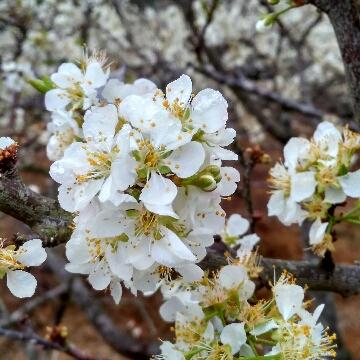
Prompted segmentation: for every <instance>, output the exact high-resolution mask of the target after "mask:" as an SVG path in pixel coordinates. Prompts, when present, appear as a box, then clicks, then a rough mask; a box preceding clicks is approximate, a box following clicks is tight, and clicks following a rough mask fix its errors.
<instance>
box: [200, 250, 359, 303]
mask: <svg viewBox="0 0 360 360" xmlns="http://www.w3.org/2000/svg"><path fill="white" fill-rule="evenodd" d="M226 264H227V262H226V259H225V257H224V256H223V255H221V254H219V253H217V252H216V251H215V250H213V249H209V250H208V255H207V257H206V258H205V259H204V260H203V261H202V263H201V264H200V265H201V266H202V268H204V269H217V268H219V267H220V266H223V265H226ZM260 265H261V266H262V267H263V271H262V272H261V274H260V280H261V283H262V285H265V286H266V285H268V284H269V283H270V282H272V281H273V280H274V274H276V276H277V277H278V275H279V274H280V273H281V272H282V271H284V270H287V271H288V272H290V273H291V274H293V275H294V276H295V277H296V279H297V280H298V283H299V284H300V285H302V286H304V285H307V286H308V287H309V289H310V290H322V291H331V292H335V293H338V294H341V295H343V296H351V295H357V294H360V265H345V264H336V265H335V268H334V270H333V272H331V273H330V272H328V271H327V270H326V269H324V268H322V267H321V262H319V261H316V260H314V261H310V260H302V261H295V260H279V259H271V258H262V260H261V264H260Z"/></svg>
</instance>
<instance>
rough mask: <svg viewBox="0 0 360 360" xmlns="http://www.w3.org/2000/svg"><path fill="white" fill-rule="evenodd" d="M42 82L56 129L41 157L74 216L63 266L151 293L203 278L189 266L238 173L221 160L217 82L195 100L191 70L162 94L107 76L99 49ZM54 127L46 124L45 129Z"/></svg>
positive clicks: (222, 113) (227, 137)
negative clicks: (177, 278) (171, 282)
mask: <svg viewBox="0 0 360 360" xmlns="http://www.w3.org/2000/svg"><path fill="white" fill-rule="evenodd" d="M41 86H48V89H47V90H48V91H47V92H46V95H45V105H46V108H47V109H48V110H49V111H51V115H52V122H51V124H50V127H51V129H53V135H52V138H51V139H50V142H49V145H48V155H49V157H50V158H51V159H56V161H55V162H54V163H53V164H52V166H51V168H50V175H51V177H52V178H53V179H54V180H55V181H57V182H58V183H59V184H60V187H59V196H58V199H59V202H60V205H61V206H62V207H63V208H64V209H65V210H67V211H70V212H76V217H75V220H74V221H75V229H74V232H73V234H72V237H71V239H70V241H69V242H68V243H67V245H66V250H67V251H66V253H67V257H68V259H69V261H70V263H69V264H68V265H67V269H68V270H69V271H72V272H77V273H84V274H88V275H89V281H90V283H91V284H92V286H93V287H94V288H95V289H99V290H100V289H105V288H107V287H108V286H110V289H111V293H112V295H113V297H114V299H115V300H116V302H118V301H119V300H120V296H121V285H120V283H121V282H122V283H123V284H124V285H125V286H127V287H128V288H130V289H131V290H133V291H136V290H142V291H154V290H155V289H156V288H157V286H158V284H159V283H160V282H161V281H162V279H164V278H169V277H171V276H172V274H175V273H177V274H181V275H182V276H183V277H185V278H187V279H188V280H196V279H199V278H201V275H202V270H201V269H200V268H199V267H198V266H197V265H195V264H196V263H197V262H199V261H201V260H202V259H203V258H204V256H205V254H206V247H208V246H210V245H211V244H212V243H213V236H214V235H215V234H217V233H220V231H221V230H222V229H223V227H224V222H225V213H224V211H223V209H222V208H221V206H220V201H221V198H222V197H227V196H230V195H231V194H232V193H233V192H234V191H235V190H236V187H237V184H236V183H237V182H238V181H239V180H240V174H239V172H238V171H237V170H236V169H234V168H232V167H223V166H222V161H223V160H235V159H237V155H236V154H234V153H233V152H232V151H230V150H227V149H224V147H225V146H227V145H229V144H230V143H231V142H232V141H233V139H234V137H235V131H234V130H233V129H229V128H226V121H227V117H228V114H227V102H226V100H225V99H224V98H223V96H222V95H221V94H220V93H219V92H218V91H216V90H212V89H205V90H202V91H200V92H199V93H198V94H196V95H195V96H194V95H193V94H192V82H191V79H190V78H189V77H188V76H187V75H182V76H180V77H179V78H178V79H177V80H175V81H173V82H171V83H170V84H168V85H167V86H166V92H165V93H163V92H162V91H161V90H160V89H158V88H157V87H156V85H155V84H154V83H152V82H151V81H149V80H147V79H138V80H136V81H135V82H134V83H133V84H124V83H122V82H120V81H119V80H117V79H114V78H110V79H109V70H108V67H107V66H106V63H105V61H104V57H103V56H101V54H100V55H99V54H97V55H96V56H92V57H87V58H86V59H84V60H83V61H81V62H80V65H79V66H77V65H75V64H72V63H66V64H62V65H61V66H60V67H59V69H58V72H56V73H55V74H53V75H51V77H50V79H46V80H44V81H43V83H42V84H41ZM50 127H49V128H50Z"/></svg>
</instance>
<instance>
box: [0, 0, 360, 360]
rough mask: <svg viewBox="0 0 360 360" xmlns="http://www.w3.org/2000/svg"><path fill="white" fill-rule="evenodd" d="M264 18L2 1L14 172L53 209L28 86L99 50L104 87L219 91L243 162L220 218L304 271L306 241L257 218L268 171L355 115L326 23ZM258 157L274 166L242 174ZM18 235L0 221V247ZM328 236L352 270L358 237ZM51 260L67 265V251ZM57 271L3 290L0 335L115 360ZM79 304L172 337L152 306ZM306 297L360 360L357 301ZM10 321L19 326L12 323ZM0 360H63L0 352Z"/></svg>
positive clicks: (147, 336)
mask: <svg viewBox="0 0 360 360" xmlns="http://www.w3.org/2000/svg"><path fill="white" fill-rule="evenodd" d="M271 9H272V7H270V6H269V5H268V4H267V2H266V1H265V0H197V1H190V0H185V1H175V0H174V1H169V0H158V1H155V0H148V1H145V0H143V1H141V0H136V1H129V0H128V1H121V0H113V1H110V0H92V1H90V0H87V1H85V0H78V1H76V0H63V1H56V0H0V136H12V137H13V138H14V139H16V140H18V142H19V143H20V144H21V150H20V154H19V161H18V166H19V168H20V170H21V173H22V176H23V178H24V181H25V182H26V184H28V185H29V186H31V188H32V189H33V190H35V191H37V192H40V193H42V194H44V195H47V196H50V197H53V198H55V197H56V185H55V183H54V182H53V181H52V180H51V179H50V178H49V176H48V169H49V165H50V162H49V161H48V160H47V158H46V152H45V147H46V144H47V141H48V138H49V134H48V133H47V130H46V129H47V122H48V121H49V114H48V113H47V112H46V110H45V109H44V101H43V100H44V99H43V96H42V95H41V94H39V93H37V92H36V91H35V90H34V89H32V87H31V86H30V85H29V84H28V83H27V81H28V80H29V79H33V78H38V77H41V76H44V75H50V74H51V73H53V72H54V71H55V70H56V69H57V67H58V65H59V64H60V63H62V62H67V61H76V60H77V59H79V58H80V56H81V54H82V53H83V51H84V44H86V45H87V48H88V49H89V51H91V50H93V49H104V50H106V52H107V55H108V58H109V59H110V60H111V62H112V70H113V73H112V77H116V78H119V79H122V80H124V81H126V82H131V81H133V80H135V79H136V78H138V77H146V78H149V79H151V80H153V81H154V82H155V83H157V84H158V86H159V87H160V88H164V87H165V85H166V84H167V83H168V82H170V81H172V80H174V79H175V78H176V77H178V76H179V75H180V74H182V73H187V74H189V75H190V76H191V78H192V79H193V84H194V88H195V89H196V90H200V89H203V88H205V87H211V88H214V89H218V90H219V91H221V92H222V93H223V94H224V96H225V97H226V99H227V100H228V102H229V112H230V116H229V124H228V126H231V127H234V128H236V130H237V133H238V138H237V144H236V147H237V151H238V153H239V154H240V160H239V162H238V163H237V164H234V165H235V166H237V167H238V168H239V169H240V171H241V174H242V180H241V182H240V184H239V189H238V191H237V193H236V194H235V195H234V197H233V199H232V201H231V202H225V203H224V208H225V209H226V210H227V212H228V214H231V213H233V212H240V213H241V214H242V215H243V216H246V217H247V218H249V219H251V218H252V219H254V221H253V226H254V229H255V231H256V232H257V233H258V234H259V235H260V237H261V239H262V241H261V244H260V253H261V254H262V255H264V256H268V257H274V258H283V259H302V258H303V257H307V256H308V254H307V252H305V253H304V251H303V248H304V243H306V239H305V236H306V234H307V232H306V230H301V229H299V228H298V227H297V226H293V227H284V226H283V225H281V224H280V223H279V222H278V220H277V219H275V218H268V217H267V216H266V213H267V211H266V204H267V200H268V188H267V184H266V179H267V176H268V175H267V174H268V170H269V168H270V167H271V165H272V163H274V162H275V161H277V160H278V159H279V157H280V156H281V151H282V148H283V146H284V144H285V143H286V142H287V140H288V139H289V138H290V137H292V136H309V135H311V134H312V132H313V130H314V128H315V127H316V125H317V123H319V122H320V121H321V120H324V119H327V120H330V121H333V122H335V123H338V124H342V123H344V124H345V123H347V122H351V117H352V112H351V106H350V100H349V98H348V97H347V94H346V84H345V79H344V73H343V66H342V61H341V57H340V54H339V51H338V48H337V43H336V39H335V36H334V33H333V30H332V27H331V25H330V24H329V22H328V20H327V18H326V17H325V16H324V15H322V14H320V13H318V12H317V11H316V9H315V8H312V7H310V6H306V7H302V8H298V9H294V10H292V11H290V12H288V13H287V14H285V16H283V17H281V18H280V20H279V21H278V23H277V24H275V25H274V27H273V28H272V29H267V30H266V31H265V32H262V33H258V32H256V29H255V24H256V22H257V21H258V20H259V18H260V16H261V15H262V14H264V13H267V12H268V11H269V10H271ZM353 125H354V124H353ZM258 145H260V146H261V149H262V150H263V151H265V152H266V153H268V154H269V155H270V156H271V159H272V163H270V164H263V165H257V166H255V167H254V166H252V165H253V164H252V155H253V154H254V152H256V151H258V150H259V148H258V147H257V146H258ZM244 199H247V200H246V201H245V200H244ZM249 199H250V200H251V201H249ZM26 231H27V229H26V227H25V225H23V224H21V223H19V222H18V221H16V220H14V219H12V218H10V217H8V216H5V215H2V214H0V236H1V237H4V238H5V237H9V238H11V237H12V236H13V235H14V234H15V233H17V232H21V233H26ZM337 235H338V241H337V243H336V252H335V260H336V261H337V262H343V263H352V262H354V261H356V260H357V259H359V258H360V242H359V241H358V240H357V236H359V231H358V230H357V229H356V228H355V226H348V227H342V228H339V230H338V232H337ZM53 253H54V256H59V255H60V256H63V246H60V247H59V248H58V249H56V250H54V251H53ZM63 258H64V257H63ZM57 259H58V258H57ZM59 269H60V268H59V266H58V264H57V263H56V261H54V262H53V263H51V264H50V265H48V267H42V268H41V269H39V270H37V271H36V273H35V275H36V276H37V279H38V283H39V285H38V290H37V293H36V295H35V298H33V299H32V300H27V301H19V300H18V299H16V298H14V297H12V296H11V294H10V293H9V292H8V291H7V289H6V287H5V286H4V284H2V283H1V284H0V289H1V290H0V325H2V326H4V324H6V326H12V327H14V328H18V329H26V328H31V329H33V330H34V331H36V332H37V333H38V334H40V335H42V336H46V334H47V333H49V331H50V330H49V329H48V327H49V326H50V327H53V326H55V325H62V326H66V327H67V331H68V334H69V335H68V336H69V339H70V341H71V342H73V343H75V344H76V345H77V346H79V347H81V348H83V349H86V350H88V351H89V352H90V353H93V354H97V355H98V356H99V357H102V358H107V359H115V360H117V359H125V358H124V357H122V356H120V355H119V354H118V353H117V351H116V350H115V349H114V346H109V345H108V343H109V339H108V338H106V336H105V337H104V336H102V334H101V331H99V329H98V328H97V327H95V326H94V325H93V321H92V320H91V319H90V320H89V316H88V314H87V313H86V311H85V312H84V311H83V310H84V309H83V308H80V307H78V306H77V305H76V304H75V303H74V302H73V301H72V300H71V298H72V296H71V295H72V294H71V292H72V291H73V286H72V284H73V283H74V281H75V280H74V277H70V276H63V274H62V273H61V272H60V270H59ZM88 293H89V294H90V295H92V296H96V298H98V299H100V300H101V301H100V302H99V304H97V305H98V307H99V309H100V310H99V309H98V310H99V311H101V312H102V313H105V314H106V316H109V317H110V318H111V319H112V321H113V322H115V323H116V325H118V327H119V329H121V330H122V331H124V332H125V333H127V334H131V335H132V336H133V337H135V338H136V339H138V341H139V342H144V343H147V342H149V341H155V340H156V339H158V338H159V337H160V338H161V339H167V338H169V337H171V332H170V330H169V326H168V325H167V324H165V323H163V322H162V321H161V319H160V317H159V315H158V307H159V305H160V304H161V297H160V296H159V295H158V294H155V295H153V296H151V297H148V298H145V297H142V296H139V297H137V298H134V297H133V296H131V295H129V294H125V296H124V298H123V300H122V302H121V303H120V305H119V306H115V305H114V304H113V302H112V299H111V298H110V297H109V296H108V294H106V293H99V292H98V293H96V295H95V293H94V292H92V291H90V289H88ZM314 296H315V297H316V300H315V301H316V303H321V302H325V303H326V304H327V306H328V310H327V312H328V315H327V316H326V318H325V319H323V321H324V322H326V323H328V324H329V326H330V327H331V328H332V330H335V331H337V332H339V334H340V351H339V355H338V358H339V359H350V358H352V359H360V355H359V354H360V341H359V338H360V312H359V311H358V308H359V306H360V297H359V296H353V297H351V298H342V297H340V296H338V295H333V294H314V293H312V294H310V298H311V297H314ZM34 299H36V301H37V302H36V301H35V304H34ZM14 311H17V317H15V321H12V322H9V315H10V314H14ZM10 318H11V317H10ZM12 319H13V320H14V316H13V318H12ZM342 342H343V344H342ZM110 343H111V341H110ZM0 358H1V359H12V360H18V359H36V360H42V359H44V360H45V359H59V360H60V359H61V360H65V359H69V357H67V356H66V355H63V354H58V353H57V352H54V351H38V349H37V348H35V347H34V346H32V345H31V344H30V345H29V344H24V343H19V342H13V341H11V340H7V339H4V338H0Z"/></svg>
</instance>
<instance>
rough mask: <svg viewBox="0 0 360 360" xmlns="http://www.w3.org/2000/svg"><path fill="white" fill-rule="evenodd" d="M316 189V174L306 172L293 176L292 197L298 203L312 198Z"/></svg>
mask: <svg viewBox="0 0 360 360" xmlns="http://www.w3.org/2000/svg"><path fill="white" fill-rule="evenodd" d="M315 188H316V179H315V173H314V172H312V171H305V172H300V173H295V174H293V175H291V195H290V197H291V198H292V200H294V201H296V202H300V201H303V200H305V199H307V198H309V197H311V196H312V195H313V194H314V192H315Z"/></svg>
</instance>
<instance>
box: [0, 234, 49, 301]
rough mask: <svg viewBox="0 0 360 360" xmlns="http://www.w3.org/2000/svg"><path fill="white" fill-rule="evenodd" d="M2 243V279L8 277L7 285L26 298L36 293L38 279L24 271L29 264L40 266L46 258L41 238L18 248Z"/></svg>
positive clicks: (0, 253) (0, 272)
mask: <svg viewBox="0 0 360 360" xmlns="http://www.w3.org/2000/svg"><path fill="white" fill-rule="evenodd" d="M4 243H5V241H4V240H1V243H0V279H2V278H3V277H4V276H5V275H6V277H7V287H8V288H9V290H10V291H11V292H12V294H13V295H15V296H17V297H19V298H24V297H31V296H33V295H34V292H35V288H36V284H37V282H36V279H35V277H34V276H33V275H31V274H30V273H28V272H26V271H24V269H25V268H26V267H28V266H39V265H41V264H42V263H43V262H44V261H45V260H46V257H47V255H46V251H45V249H44V248H43V247H42V242H41V240H40V239H33V240H29V241H27V242H25V243H24V244H23V245H21V246H20V247H19V248H18V249H16V247H15V245H9V246H4Z"/></svg>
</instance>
